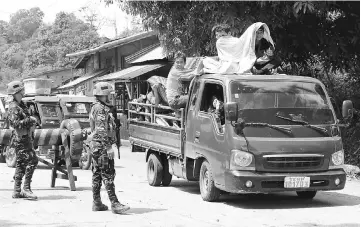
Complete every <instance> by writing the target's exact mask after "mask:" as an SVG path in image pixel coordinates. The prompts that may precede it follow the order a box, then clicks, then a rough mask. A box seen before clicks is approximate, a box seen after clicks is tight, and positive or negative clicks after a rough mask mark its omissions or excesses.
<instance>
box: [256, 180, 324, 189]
mask: <svg viewBox="0 0 361 227" xmlns="http://www.w3.org/2000/svg"><path fill="white" fill-rule="evenodd" d="M328 184H329V181H328V180H311V182H310V187H324V186H328ZM261 186H262V188H284V181H262V182H261Z"/></svg>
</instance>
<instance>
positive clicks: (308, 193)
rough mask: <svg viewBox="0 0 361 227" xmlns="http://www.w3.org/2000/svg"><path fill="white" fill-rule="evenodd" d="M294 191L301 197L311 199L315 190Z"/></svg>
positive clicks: (314, 194)
mask: <svg viewBox="0 0 361 227" xmlns="http://www.w3.org/2000/svg"><path fill="white" fill-rule="evenodd" d="M296 193H297V195H298V197H300V198H301V199H313V198H314V197H315V196H316V193H317V191H301V192H296Z"/></svg>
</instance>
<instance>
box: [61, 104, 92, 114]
mask: <svg viewBox="0 0 361 227" xmlns="http://www.w3.org/2000/svg"><path fill="white" fill-rule="evenodd" d="M65 106H66V108H67V110H68V112H69V114H86V115H89V113H90V109H91V106H90V103H79V102H77V103H75V102H67V103H66V104H65Z"/></svg>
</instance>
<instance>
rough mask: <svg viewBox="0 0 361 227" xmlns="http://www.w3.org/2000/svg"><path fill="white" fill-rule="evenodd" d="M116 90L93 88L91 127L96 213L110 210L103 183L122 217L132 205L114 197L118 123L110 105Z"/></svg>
mask: <svg viewBox="0 0 361 227" xmlns="http://www.w3.org/2000/svg"><path fill="white" fill-rule="evenodd" d="M112 92H113V88H112V86H111V85H110V84H109V83H106V82H100V83H97V84H96V85H95V86H94V91H93V95H94V96H95V97H96V102H95V103H94V105H93V106H92V109H91V111H90V116H89V118H90V128H91V132H92V141H91V149H92V163H93V165H92V171H93V178H92V187H93V207H92V210H93V211H105V210H108V207H107V206H106V205H104V204H103V203H102V201H101V198H100V189H101V186H102V181H103V183H104V185H105V188H106V190H107V192H108V196H109V200H110V202H111V209H112V211H113V213H116V214H121V213H123V212H124V211H127V210H129V206H126V205H123V204H121V203H119V201H118V198H117V196H116V194H115V186H114V178H115V169H114V153H115V152H116V151H117V145H116V136H115V128H116V126H115V123H114V117H113V116H112V114H111V108H112V106H111V105H110V104H109V100H110V95H111V93H112Z"/></svg>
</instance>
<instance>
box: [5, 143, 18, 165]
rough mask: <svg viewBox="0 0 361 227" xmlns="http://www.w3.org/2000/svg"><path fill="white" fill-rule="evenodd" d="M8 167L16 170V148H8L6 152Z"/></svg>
mask: <svg viewBox="0 0 361 227" xmlns="http://www.w3.org/2000/svg"><path fill="white" fill-rule="evenodd" d="M5 160H6V165H7V166H8V167H10V168H15V165H16V153H15V148H13V147H10V146H6V150H5Z"/></svg>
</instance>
